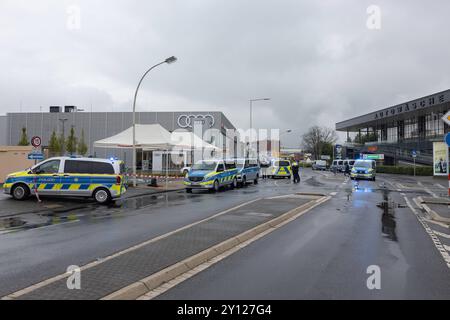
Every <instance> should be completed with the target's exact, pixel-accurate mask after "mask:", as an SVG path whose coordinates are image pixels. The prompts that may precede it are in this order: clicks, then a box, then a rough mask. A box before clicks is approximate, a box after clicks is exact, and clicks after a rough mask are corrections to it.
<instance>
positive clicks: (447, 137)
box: [444, 111, 450, 197]
mask: <svg viewBox="0 0 450 320" xmlns="http://www.w3.org/2000/svg"><path fill="white" fill-rule="evenodd" d="M446 115H447V121H446V120H445V119H444V122H447V124H448V125H450V111H449V112H447V114H446ZM444 118H445V117H444ZM444 141H445V143H446V144H447V152H448V150H449V149H448V148H450V132H449V133H447V134H446V135H445V137H444ZM449 165H450V153H447V173H448V196H449V197H450V167H449Z"/></svg>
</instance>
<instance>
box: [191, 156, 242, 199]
mask: <svg viewBox="0 0 450 320" xmlns="http://www.w3.org/2000/svg"><path fill="white" fill-rule="evenodd" d="M237 173H238V170H237V169H236V163H235V162H234V161H224V160H201V161H198V162H197V163H195V164H194V165H193V166H192V167H191V169H190V170H189V172H188V173H187V174H186V176H185V178H184V185H185V186H186V192H187V193H191V192H192V189H204V190H209V191H212V192H216V191H219V189H220V188H221V187H224V186H231V187H232V188H235V187H236V186H237Z"/></svg>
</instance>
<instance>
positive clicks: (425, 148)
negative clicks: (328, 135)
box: [336, 90, 450, 165]
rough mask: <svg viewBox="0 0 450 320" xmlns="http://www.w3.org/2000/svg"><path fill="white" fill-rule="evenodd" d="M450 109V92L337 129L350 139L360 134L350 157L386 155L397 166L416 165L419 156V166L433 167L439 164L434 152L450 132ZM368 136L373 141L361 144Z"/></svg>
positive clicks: (350, 147)
mask: <svg viewBox="0 0 450 320" xmlns="http://www.w3.org/2000/svg"><path fill="white" fill-rule="evenodd" d="M448 110H450V90H447V91H443V92H439V93H435V94H431V95H429V96H426V97H422V98H419V99H416V100H412V101H408V102H404V103H401V104H398V105H394V106H391V107H387V108H382V109H380V110H377V111H374V112H371V113H368V114H365V115H361V116H358V117H355V118H352V119H348V120H345V121H341V122H338V123H336V130H337V131H343V132H347V138H349V136H350V133H356V139H355V140H354V141H352V143H348V144H347V145H346V147H347V155H348V154H350V155H355V156H356V155H357V154H359V153H378V154H384V155H385V161H386V162H387V163H390V164H397V163H398V162H399V161H406V162H412V161H413V157H412V155H413V154H415V155H416V157H415V160H416V161H417V163H422V164H426V165H431V164H434V163H435V162H436V159H434V153H435V152H433V151H436V150H434V149H436V148H438V147H439V148H443V147H442V145H443V141H444V135H445V134H446V133H447V132H449V131H450V128H449V126H448V125H446V124H445V123H444V121H443V120H442V117H443V116H444V114H445V113H446V112H447V111H448ZM364 136H369V137H371V139H370V140H371V141H364V142H363V141H358V139H362V138H363V137H364ZM348 141H349V140H348ZM361 142H363V143H361ZM444 148H445V145H444Z"/></svg>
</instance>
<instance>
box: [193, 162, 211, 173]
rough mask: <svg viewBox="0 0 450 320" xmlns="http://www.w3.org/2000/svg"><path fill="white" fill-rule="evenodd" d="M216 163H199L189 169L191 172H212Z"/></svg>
mask: <svg viewBox="0 0 450 320" xmlns="http://www.w3.org/2000/svg"><path fill="white" fill-rule="evenodd" d="M216 164H217V163H216V162H214V161H201V162H198V163H196V164H194V165H193V166H192V168H191V171H195V170H205V171H212V170H214V169H215V168H216Z"/></svg>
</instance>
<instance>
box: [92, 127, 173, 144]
mask: <svg viewBox="0 0 450 320" xmlns="http://www.w3.org/2000/svg"><path fill="white" fill-rule="evenodd" d="M172 146H173V143H172V139H171V135H170V132H169V131H167V130H166V129H164V128H163V127H162V126H161V125H160V124H136V148H139V149H141V148H142V149H151V150H167V149H170V148H171V147H172ZM94 147H98V148H132V147H133V127H130V128H128V129H126V130H125V131H122V132H120V133H118V134H116V135H114V136H112V137H109V138H106V139H102V140H97V141H95V142H94Z"/></svg>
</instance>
